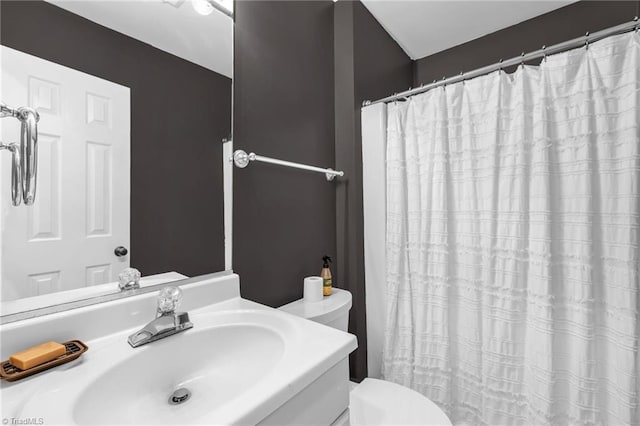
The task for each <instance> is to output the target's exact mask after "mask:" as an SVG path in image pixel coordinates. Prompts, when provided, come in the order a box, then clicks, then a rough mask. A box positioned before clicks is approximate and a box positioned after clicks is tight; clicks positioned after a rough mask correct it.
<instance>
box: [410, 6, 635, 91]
mask: <svg viewBox="0 0 640 426" xmlns="http://www.w3.org/2000/svg"><path fill="white" fill-rule="evenodd" d="M638 4H640V2H638V1H637V0H636V1H580V2H577V3H573V4H571V5H569V6H565V7H563V8H560V9H557V10H554V11H552V12H549V13H546V14H544V15H540V16H538V17H536V18H533V19H529V20H527V21H524V22H521V23H519V24H516V25H514V26H511V27H508V28H505V29H503V30H500V31H497V32H495V33H491V34H488V35H486V36H484V37H480V38H477V39H475V40H472V41H470V42H467V43H464V44H461V45H460V46H456V47H453V48H451V49H448V50H445V51H442V52H439V53H436V54H433V55H431V56H427V57H425V58H422V59H419V60H417V61H416V62H415V74H414V86H419V85H420V84H427V83H431V82H432V81H433V80H439V79H441V78H442V77H443V76H446V77H450V76H453V75H457V74H459V73H460V72H461V71H471V70H473V69H476V68H480V67H483V66H485V65H491V64H493V63H496V62H498V61H499V60H500V59H510V58H513V57H516V56H519V55H520V54H521V53H522V52H530V51H533V50H537V49H540V48H541V47H542V46H543V45H546V46H551V45H553V44H556V43H561V42H563V41H567V40H570V39H572V38H576V37H580V36H582V35H584V34H585V33H586V32H587V31H589V32H592V33H593V32H596V31H598V30H602V29H605V28H607V27H611V26H614V25H618V24H621V23H624V22H628V21H631V20H633V18H634V16H636V15H637V14H638ZM537 62H538V63H539V61H537ZM506 71H508V72H510V71H512V70H510V69H507V70H506Z"/></svg>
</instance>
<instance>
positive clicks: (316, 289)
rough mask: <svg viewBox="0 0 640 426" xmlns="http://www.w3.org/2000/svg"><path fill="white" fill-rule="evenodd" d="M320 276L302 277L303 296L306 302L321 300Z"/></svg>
mask: <svg viewBox="0 0 640 426" xmlns="http://www.w3.org/2000/svg"><path fill="white" fill-rule="evenodd" d="M322 282H323V280H322V278H321V277H307V278H305V279H304V292H303V298H304V300H305V301H306V302H319V301H321V300H322V298H323V295H322Z"/></svg>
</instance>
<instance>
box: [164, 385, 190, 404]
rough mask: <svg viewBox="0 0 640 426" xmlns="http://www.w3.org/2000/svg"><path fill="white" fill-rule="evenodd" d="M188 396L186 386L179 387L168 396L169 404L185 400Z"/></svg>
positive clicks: (188, 392) (188, 391)
mask: <svg viewBox="0 0 640 426" xmlns="http://www.w3.org/2000/svg"><path fill="white" fill-rule="evenodd" d="M189 398H191V391H190V390H189V389H187V388H180V389H178V390H176V391H175V392H173V393H172V394H171V396H170V397H169V404H171V405H178V404H182V403H183V402H186V401H187V400H188V399H189Z"/></svg>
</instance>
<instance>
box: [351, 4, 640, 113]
mask: <svg viewBox="0 0 640 426" xmlns="http://www.w3.org/2000/svg"><path fill="white" fill-rule="evenodd" d="M638 25H639V22H638V17H637V16H636V17H635V18H634V20H633V21H630V22H626V23H624V24H620V25H616V26H615V27H610V28H606V29H604V30H602V31H598V32H595V33H593V34H590V33H587V34H586V35H584V36H582V37H578V38H574V39H572V40H569V41H565V42H562V43H558V44H554V45H553V46H549V47H546V46H542V48H541V49H538V50H535V51H533V52H529V53H524V52H522V55H520V56H518V57H516V58H511V59H509V60H506V61H503V60H500V61H499V62H497V63H495V64H492V65H487V66H486V67H482V68H477V69H475V70H473V71H470V72H467V73H464V72H461V73H460V74H459V75H456V76H453V77H449V78H445V77H443V78H442V80H438V81H436V80H434V81H433V83H430V84H423V85H421V86H420V87H416V88H415V89H411V88H409V90H405V91H404V92H400V93H394V94H393V95H391V96H387V97H386V98H382V99H378V100H376V101H364V102H362V106H369V105H373V104H378V103H381V102H385V103H387V102H392V101H396V100H398V99H403V98H407V97H409V96H413V95H417V94H419V93H424V92H426V91H428V90H431V89H434V88H436V87H439V86H446V85H447V84H454V83H459V82H461V81H464V80H468V79H471V78H475V77H479V76H481V75H484V74H489V73H491V72H494V71H497V70H500V69H503V68H507V67H510V66H513V65H519V64H522V63H525V62H527V61H532V60H534V59H538V58H545V57H547V56H549V55H553V54H555V53H560V52H564V51H566V50H570V49H573V48H576V47H578V46H580V45H587V46H588V45H589V43H592V42H594V41H598V40H601V39H603V38H606V37H609V36H612V35H617V34H622V33H626V32H629V31H633V30H636V31H637V30H638Z"/></svg>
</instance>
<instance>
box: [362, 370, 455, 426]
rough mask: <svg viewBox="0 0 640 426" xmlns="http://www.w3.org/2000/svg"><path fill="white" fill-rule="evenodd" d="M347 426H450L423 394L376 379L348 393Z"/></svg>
mask: <svg viewBox="0 0 640 426" xmlns="http://www.w3.org/2000/svg"><path fill="white" fill-rule="evenodd" d="M349 423H350V424H351V426H377V425H380V426H382V425H385V426H390V425H403V426H404V425H438V426H451V421H450V420H449V418H448V417H447V415H446V414H445V413H444V411H442V410H441V409H440V408H439V407H438V406H437V405H436V404H434V403H433V402H432V401H431V400H430V399H428V398H426V397H425V396H424V395H421V394H420V393H418V392H416V391H414V390H412V389H409V388H407V387H404V386H401V385H398V384H396V383H392V382H387V381H385V380H378V379H369V378H367V379H364V380H363V381H362V382H361V383H360V384H359V385H358V386H356V387H355V389H353V390H352V391H351V392H350V394H349Z"/></svg>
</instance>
